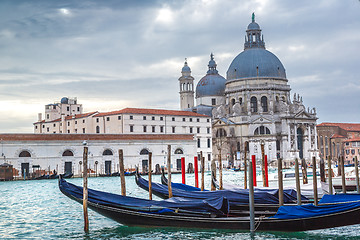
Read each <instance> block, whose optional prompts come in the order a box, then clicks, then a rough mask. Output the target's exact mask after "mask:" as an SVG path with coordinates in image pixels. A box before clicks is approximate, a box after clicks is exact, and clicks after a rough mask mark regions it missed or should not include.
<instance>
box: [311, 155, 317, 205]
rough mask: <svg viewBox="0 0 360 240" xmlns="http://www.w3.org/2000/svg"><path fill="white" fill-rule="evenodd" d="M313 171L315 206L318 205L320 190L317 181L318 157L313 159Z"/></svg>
mask: <svg viewBox="0 0 360 240" xmlns="http://www.w3.org/2000/svg"><path fill="white" fill-rule="evenodd" d="M312 169H313V188H314V205H315V206H317V205H318V189H317V179H316V157H312Z"/></svg>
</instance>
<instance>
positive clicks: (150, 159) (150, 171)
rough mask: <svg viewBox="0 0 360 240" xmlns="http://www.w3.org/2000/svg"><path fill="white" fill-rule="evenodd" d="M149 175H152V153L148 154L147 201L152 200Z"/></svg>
mask: <svg viewBox="0 0 360 240" xmlns="http://www.w3.org/2000/svg"><path fill="white" fill-rule="evenodd" d="M151 174H152V152H149V174H148V176H149V199H150V200H152V186H151Z"/></svg>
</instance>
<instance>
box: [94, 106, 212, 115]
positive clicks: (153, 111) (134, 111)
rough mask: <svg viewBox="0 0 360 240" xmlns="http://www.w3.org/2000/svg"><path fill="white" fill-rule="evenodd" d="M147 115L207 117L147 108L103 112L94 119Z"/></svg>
mask: <svg viewBox="0 0 360 240" xmlns="http://www.w3.org/2000/svg"><path fill="white" fill-rule="evenodd" d="M124 113H125V114H148V115H175V116H189V117H209V116H206V115H203V114H199V113H194V112H189V111H179V110H164V109H147V108H124V109H122V110H118V111H112V112H103V113H99V114H97V115H95V116H94V117H102V116H108V115H115V114H124Z"/></svg>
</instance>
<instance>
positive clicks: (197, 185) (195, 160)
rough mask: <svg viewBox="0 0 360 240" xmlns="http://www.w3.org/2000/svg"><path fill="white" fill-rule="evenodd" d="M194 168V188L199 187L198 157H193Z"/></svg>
mask: <svg viewBox="0 0 360 240" xmlns="http://www.w3.org/2000/svg"><path fill="white" fill-rule="evenodd" d="M194 168H195V187H197V188H198V187H199V167H198V157H194Z"/></svg>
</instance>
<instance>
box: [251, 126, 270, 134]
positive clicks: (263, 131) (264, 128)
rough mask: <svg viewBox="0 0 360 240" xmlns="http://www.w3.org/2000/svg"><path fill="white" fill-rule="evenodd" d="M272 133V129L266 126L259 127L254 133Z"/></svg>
mask: <svg viewBox="0 0 360 240" xmlns="http://www.w3.org/2000/svg"><path fill="white" fill-rule="evenodd" d="M264 134H267V135H268V134H271V133H270V129H269V128H267V127H264V126H260V127H257V128H256V129H255V131H254V135H264Z"/></svg>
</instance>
